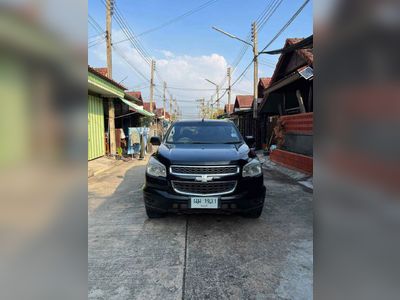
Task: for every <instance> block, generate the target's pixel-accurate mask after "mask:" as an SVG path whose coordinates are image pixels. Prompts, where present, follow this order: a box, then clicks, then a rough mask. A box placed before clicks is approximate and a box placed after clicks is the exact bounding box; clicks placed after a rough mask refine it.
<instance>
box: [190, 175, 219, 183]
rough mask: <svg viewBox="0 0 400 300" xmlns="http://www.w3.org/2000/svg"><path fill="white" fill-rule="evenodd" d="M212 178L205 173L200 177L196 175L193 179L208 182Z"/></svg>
mask: <svg viewBox="0 0 400 300" xmlns="http://www.w3.org/2000/svg"><path fill="white" fill-rule="evenodd" d="M213 179H214V178H213V177H211V176H207V175H201V177H196V178H195V179H194V180H196V181H200V182H209V181H212V180H213Z"/></svg>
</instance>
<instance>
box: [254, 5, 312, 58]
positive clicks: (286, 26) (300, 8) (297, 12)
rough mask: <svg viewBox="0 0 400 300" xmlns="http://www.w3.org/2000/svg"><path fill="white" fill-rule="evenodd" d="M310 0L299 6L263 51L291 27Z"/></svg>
mask: <svg viewBox="0 0 400 300" xmlns="http://www.w3.org/2000/svg"><path fill="white" fill-rule="evenodd" d="M308 2H310V0H306V1H304V3H303V4H302V5H301V6H300V7H299V9H298V10H297V11H296V12H295V13H294V15H293V16H292V17H291V18H290V19H289V21H288V22H287V23H286V24H285V25H284V26H283V27H282V28H281V30H279V32H278V33H277V34H276V35H275V36H274V38H273V39H272V40H271V41H270V42H269V43H268V44H267V45H266V46H265V47H264V48H263V49H262V50H261V51H260V52H263V51H264V50H265V49H267V48H268V47H269V46H271V44H272V43H273V42H275V40H276V39H277V38H278V37H279V36H280V35H281V34H282V32H284V31H285V30H286V28H288V27H289V25H290V24H292V22H293V21H294V20H295V19H296V18H297V16H298V15H299V14H300V13H301V12H302V11H303V9H304V7H306V5H307V4H308Z"/></svg>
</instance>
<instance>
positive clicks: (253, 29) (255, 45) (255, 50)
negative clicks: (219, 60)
mask: <svg viewBox="0 0 400 300" xmlns="http://www.w3.org/2000/svg"><path fill="white" fill-rule="evenodd" d="M251 32H252V38H253V55H254V82H253V84H254V97H253V98H254V100H253V118H254V119H257V109H258V105H257V98H258V95H257V94H258V91H257V85H258V37H257V25H256V22H253V24H252V26H251Z"/></svg>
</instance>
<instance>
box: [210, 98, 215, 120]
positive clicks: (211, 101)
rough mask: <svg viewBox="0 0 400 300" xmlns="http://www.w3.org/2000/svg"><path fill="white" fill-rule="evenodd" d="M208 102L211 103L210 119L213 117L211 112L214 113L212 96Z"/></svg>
mask: <svg viewBox="0 0 400 300" xmlns="http://www.w3.org/2000/svg"><path fill="white" fill-rule="evenodd" d="M210 104H211V114H210V119H213V113H214V111H213V110H214V103H213V97H212V96H211V99H210Z"/></svg>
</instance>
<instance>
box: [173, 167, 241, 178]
mask: <svg viewBox="0 0 400 300" xmlns="http://www.w3.org/2000/svg"><path fill="white" fill-rule="evenodd" d="M171 173H172V174H176V175H224V176H227V175H234V174H237V173H239V167H238V166H235V165H230V166H171Z"/></svg>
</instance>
